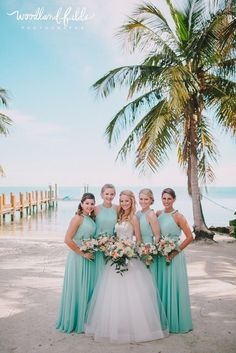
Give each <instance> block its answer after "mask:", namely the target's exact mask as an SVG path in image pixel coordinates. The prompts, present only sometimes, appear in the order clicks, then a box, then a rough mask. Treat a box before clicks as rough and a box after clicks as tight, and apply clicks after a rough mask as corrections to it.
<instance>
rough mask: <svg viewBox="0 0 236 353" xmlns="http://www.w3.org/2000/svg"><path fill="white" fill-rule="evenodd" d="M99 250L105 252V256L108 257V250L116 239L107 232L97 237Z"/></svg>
mask: <svg viewBox="0 0 236 353" xmlns="http://www.w3.org/2000/svg"><path fill="white" fill-rule="evenodd" d="M96 240H97V250H99V251H101V252H103V254H104V255H105V256H107V255H106V254H107V249H108V248H109V246H110V245H111V244H114V242H115V237H114V236H113V235H109V234H107V233H106V232H105V233H101V234H99V236H98V237H97V239H96Z"/></svg>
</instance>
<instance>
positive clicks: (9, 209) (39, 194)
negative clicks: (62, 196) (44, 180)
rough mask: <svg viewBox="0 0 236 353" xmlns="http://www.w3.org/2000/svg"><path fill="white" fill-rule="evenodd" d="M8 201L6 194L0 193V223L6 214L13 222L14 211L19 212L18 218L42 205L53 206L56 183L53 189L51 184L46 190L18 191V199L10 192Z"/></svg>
mask: <svg viewBox="0 0 236 353" xmlns="http://www.w3.org/2000/svg"><path fill="white" fill-rule="evenodd" d="M9 201H10V202H9V203H7V200H6V195H5V194H2V195H0V224H2V223H4V221H5V218H6V215H10V217H11V221H12V222H13V221H14V220H15V218H16V213H17V212H19V214H20V218H23V217H24V214H26V216H31V215H32V214H34V213H37V212H38V211H39V210H42V209H43V207H44V208H45V209H47V208H53V207H55V206H56V205H57V185H55V189H54V190H53V188H52V186H49V190H47V191H32V192H26V193H23V192H20V194H19V199H18V200H17V197H16V195H15V194H13V193H12V192H11V193H10V200H9Z"/></svg>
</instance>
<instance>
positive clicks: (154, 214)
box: [147, 210, 157, 220]
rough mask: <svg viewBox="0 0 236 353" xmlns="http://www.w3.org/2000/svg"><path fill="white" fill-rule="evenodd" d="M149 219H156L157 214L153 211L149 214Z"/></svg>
mask: <svg viewBox="0 0 236 353" xmlns="http://www.w3.org/2000/svg"><path fill="white" fill-rule="evenodd" d="M147 217H148V219H150V220H151V219H156V218H157V214H156V213H155V212H154V211H153V210H151V211H150V212H148V215H147Z"/></svg>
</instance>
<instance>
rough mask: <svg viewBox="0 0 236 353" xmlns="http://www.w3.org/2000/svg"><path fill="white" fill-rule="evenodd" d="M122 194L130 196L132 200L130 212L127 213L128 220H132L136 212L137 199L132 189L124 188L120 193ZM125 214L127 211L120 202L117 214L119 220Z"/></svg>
mask: <svg viewBox="0 0 236 353" xmlns="http://www.w3.org/2000/svg"><path fill="white" fill-rule="evenodd" d="M122 195H125V196H128V197H129V198H130V200H131V207H130V209H129V213H128V214H127V218H126V220H128V221H131V219H132V218H133V216H134V215H135V213H136V200H135V196H134V193H133V192H132V191H130V190H123V191H121V193H120V197H121V196H122ZM124 214H125V211H124V210H123V208H122V207H121V204H120V203H119V208H118V216H117V218H118V222H120V221H121V220H122V217H123V215H124Z"/></svg>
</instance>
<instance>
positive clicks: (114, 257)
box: [105, 239, 137, 276]
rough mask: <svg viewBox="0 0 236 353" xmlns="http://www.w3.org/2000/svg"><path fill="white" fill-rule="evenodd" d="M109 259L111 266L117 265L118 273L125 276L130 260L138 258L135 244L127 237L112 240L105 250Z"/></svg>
mask: <svg viewBox="0 0 236 353" xmlns="http://www.w3.org/2000/svg"><path fill="white" fill-rule="evenodd" d="M105 255H106V257H107V261H109V260H111V266H113V265H115V269H116V272H117V273H120V274H121V275H122V276H123V272H125V271H128V264H129V260H130V259H132V258H136V257H137V255H136V252H135V247H134V244H133V243H132V242H131V241H129V240H125V239H116V240H115V241H114V243H112V242H110V244H109V245H108V247H107V250H106V252H105Z"/></svg>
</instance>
